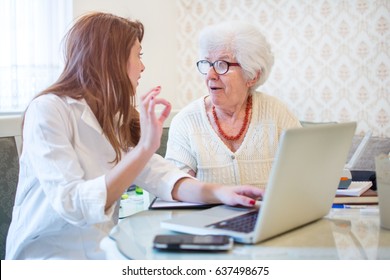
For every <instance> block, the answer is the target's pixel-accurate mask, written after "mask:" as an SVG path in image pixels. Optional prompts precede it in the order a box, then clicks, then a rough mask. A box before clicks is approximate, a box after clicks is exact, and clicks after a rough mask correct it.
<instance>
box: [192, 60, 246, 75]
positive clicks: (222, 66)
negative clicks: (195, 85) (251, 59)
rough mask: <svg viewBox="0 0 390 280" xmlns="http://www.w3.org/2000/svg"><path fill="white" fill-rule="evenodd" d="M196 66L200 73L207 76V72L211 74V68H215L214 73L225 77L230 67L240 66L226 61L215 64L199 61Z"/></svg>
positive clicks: (218, 61) (217, 61)
mask: <svg viewBox="0 0 390 280" xmlns="http://www.w3.org/2000/svg"><path fill="white" fill-rule="evenodd" d="M196 66H197V67H198V70H199V72H200V73H201V74H203V75H206V74H207V72H209V69H210V67H213V68H214V71H215V72H216V73H217V74H218V75H223V74H225V73H226V72H227V71H229V67H230V66H240V64H239V63H234V62H227V61H224V60H216V61H214V62H213V63H211V62H210V61H208V60H199V61H198V62H197V63H196Z"/></svg>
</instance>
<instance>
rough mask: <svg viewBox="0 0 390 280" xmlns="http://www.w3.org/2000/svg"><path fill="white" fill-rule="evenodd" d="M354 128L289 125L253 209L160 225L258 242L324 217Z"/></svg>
mask: <svg viewBox="0 0 390 280" xmlns="http://www.w3.org/2000/svg"><path fill="white" fill-rule="evenodd" d="M355 129H356V123H355V122H349V123H337V124H323V125H318V126H310V127H304V128H293V129H288V130H285V131H284V132H283V133H282V135H281V138H280V142H279V146H278V150H277V152H276V156H275V161H274V163H273V166H272V168H271V172H270V176H269V180H268V184H267V186H266V191H265V195H264V197H263V199H262V201H259V202H258V203H256V205H255V207H254V208H246V207H233V206H228V205H219V206H215V207H212V208H209V209H206V210H201V211H195V212H191V213H186V214H182V215H177V216H175V217H174V218H171V219H169V220H165V221H162V222H161V227H162V228H165V229H169V230H172V231H175V232H182V233H188V234H220V235H228V236H231V237H233V239H234V240H235V242H238V243H246V244H255V243H258V242H261V241H264V240H267V239H269V238H272V237H275V236H277V235H280V234H282V233H285V232H287V231H290V230H293V229H296V228H298V227H301V226H303V225H306V224H308V223H310V222H313V221H316V220H318V219H321V218H322V217H324V216H325V215H327V214H328V213H329V211H330V209H331V207H332V204H333V199H334V197H335V194H336V190H337V188H338V185H339V181H340V177H341V174H342V171H343V168H344V165H345V162H346V160H347V155H348V152H349V149H350V147H351V144H352V137H353V135H354V133H355ZM247 220H249V221H252V225H251V226H249V227H248V226H247V225H243V224H244V221H247Z"/></svg>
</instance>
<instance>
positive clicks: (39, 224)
mask: <svg viewBox="0 0 390 280" xmlns="http://www.w3.org/2000/svg"><path fill="white" fill-rule="evenodd" d="M23 137H24V141H23V149H22V154H21V157H20V172H19V182H18V188H17V193H16V199H15V206H14V209H13V214H12V215H13V216H12V222H11V225H10V229H9V232H8V237H7V247H6V259H76V260H78V259H104V258H105V255H104V252H103V251H102V250H101V249H100V248H99V243H100V241H101V239H102V238H103V237H105V236H107V235H108V233H109V231H110V230H111V229H112V227H113V226H114V225H115V224H116V223H117V221H118V211H119V201H118V202H117V203H116V204H115V205H113V206H112V207H111V208H110V209H109V210H108V211H105V210H104V208H105V203H106V196H107V190H106V184H105V174H106V173H107V171H109V170H110V169H111V168H112V167H113V164H112V163H111V162H112V161H113V160H114V158H115V152H114V149H113V148H112V146H111V144H110V143H109V141H108V140H107V138H106V137H105V136H104V135H103V132H102V129H101V127H100V125H99V123H98V121H97V119H96V118H95V116H94V114H93V113H92V111H91V109H90V108H89V106H88V105H87V103H86V102H85V100H75V99H72V98H67V97H65V98H60V97H58V96H56V95H52V94H49V95H43V96H40V97H38V98H36V99H35V100H33V101H32V103H31V104H30V105H29V107H28V110H27V113H26V118H25V123H24V131H23ZM130 152H131V151H130ZM187 176H188V175H187V174H186V173H184V172H182V171H180V170H178V169H177V168H176V167H175V166H174V165H173V164H171V163H169V162H167V161H166V160H164V159H163V158H162V157H160V156H159V155H154V156H153V157H152V158H151V160H150V161H149V163H148V164H147V166H146V168H145V169H144V171H143V172H142V173H141V174H140V175H139V176H138V177H137V178H136V180H135V181H134V182H133V183H134V184H137V185H139V186H141V187H142V188H144V189H146V190H147V191H149V192H151V193H153V194H155V195H156V196H159V197H162V198H163V199H166V200H172V196H171V191H172V188H173V185H174V184H175V182H176V181H177V180H179V179H180V178H183V177H187Z"/></svg>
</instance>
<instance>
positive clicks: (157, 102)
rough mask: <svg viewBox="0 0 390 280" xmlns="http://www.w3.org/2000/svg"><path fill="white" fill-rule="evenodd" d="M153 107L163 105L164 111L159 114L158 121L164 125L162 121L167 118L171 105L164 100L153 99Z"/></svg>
mask: <svg viewBox="0 0 390 280" xmlns="http://www.w3.org/2000/svg"><path fill="white" fill-rule="evenodd" d="M153 103H154V106H156V105H163V106H164V109H163V110H162V111H161V114H160V116H159V118H158V121H159V122H161V123H164V121H165V120H166V119H167V118H168V116H169V114H170V113H171V110H172V105H171V103H170V102H169V101H167V100H166V99H164V98H154V100H153Z"/></svg>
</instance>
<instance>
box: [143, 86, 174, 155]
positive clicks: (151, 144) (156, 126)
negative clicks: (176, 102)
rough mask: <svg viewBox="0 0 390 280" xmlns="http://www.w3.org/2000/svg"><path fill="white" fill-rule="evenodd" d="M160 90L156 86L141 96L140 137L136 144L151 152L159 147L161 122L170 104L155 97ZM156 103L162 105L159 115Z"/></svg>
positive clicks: (169, 108)
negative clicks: (156, 110)
mask: <svg viewBox="0 0 390 280" xmlns="http://www.w3.org/2000/svg"><path fill="white" fill-rule="evenodd" d="M160 91H161V87H160V86H158V87H155V88H154V89H152V90H150V91H149V92H147V93H146V94H144V95H143V96H141V106H140V123H141V138H140V141H139V144H138V145H142V146H144V148H145V149H146V150H152V151H153V153H154V152H155V151H157V149H158V148H159V147H160V143H161V135H162V130H163V124H164V121H165V120H166V119H167V117H168V116H169V114H170V112H171V104H170V103H169V102H168V101H167V100H165V99H163V98H157V96H158V95H159V94H160ZM156 105H163V106H164V109H163V110H162V113H161V114H160V116H157V115H156V112H155V109H156Z"/></svg>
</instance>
